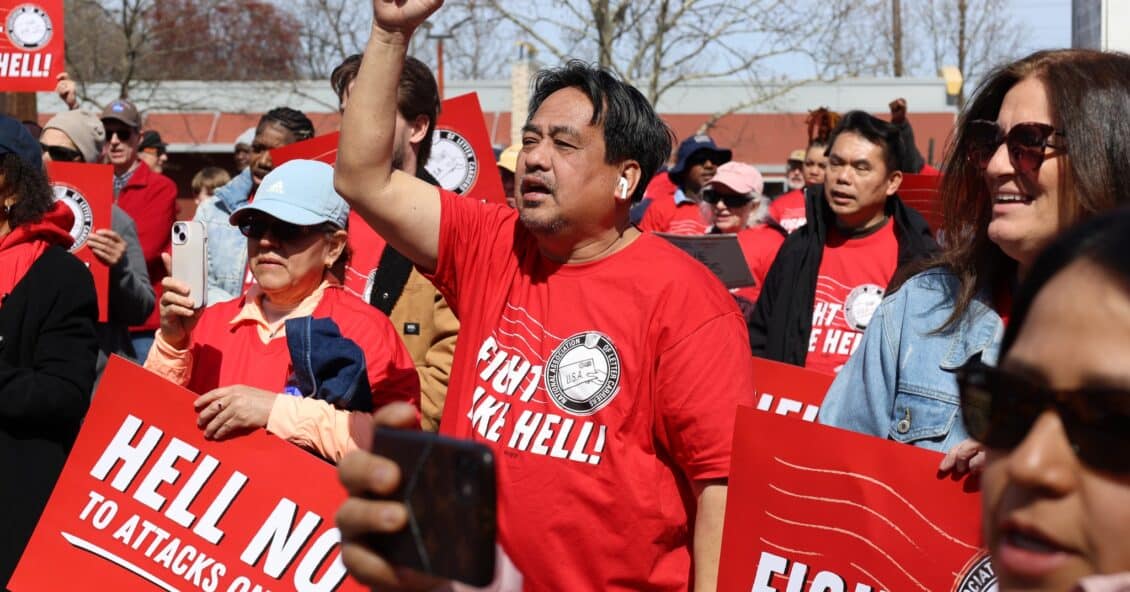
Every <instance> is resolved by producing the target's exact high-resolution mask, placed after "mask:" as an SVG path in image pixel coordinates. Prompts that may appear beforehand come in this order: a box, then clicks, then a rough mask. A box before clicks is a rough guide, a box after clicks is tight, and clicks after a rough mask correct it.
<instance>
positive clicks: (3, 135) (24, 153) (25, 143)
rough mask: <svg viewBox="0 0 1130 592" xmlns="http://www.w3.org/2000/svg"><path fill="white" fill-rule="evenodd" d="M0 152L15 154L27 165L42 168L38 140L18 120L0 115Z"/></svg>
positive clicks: (40, 149)
mask: <svg viewBox="0 0 1130 592" xmlns="http://www.w3.org/2000/svg"><path fill="white" fill-rule="evenodd" d="M0 154H15V155H16V156H18V157H20V160H22V161H24V162H25V163H27V165H28V166H30V167H32V168H34V169H36V170H38V171H41V170H43V149H42V148H40V147H39V140H37V139H36V138H35V136H33V135H31V132H29V131H27V128H26V127H24V124H22V123H20V122H19V121H18V120H16V119H13V118H11V117H8V116H7V115H0Z"/></svg>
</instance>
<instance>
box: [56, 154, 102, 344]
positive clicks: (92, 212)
mask: <svg viewBox="0 0 1130 592" xmlns="http://www.w3.org/2000/svg"><path fill="white" fill-rule="evenodd" d="M47 176H48V177H49V178H50V179H51V188H52V189H53V190H54V191H55V200H56V201H62V202H63V203H65V204H67V207H69V208H70V209H71V213H73V214H74V216H75V222H74V225H73V226H71V238H73V239H75V242H74V244H73V245H71V252H72V253H74V254H75V256H76V257H78V258H79V259H81V260H82V262H83V263H86V266H87V267H88V268H90V273H91V274H93V275H94V290H95V292H97V294H98V320H100V321H102V322H106V321H107V320H108V318H109V316H108V315H109V310H110V309H109V304H108V299H109V290H110V268H109V267H108V266H107V265H106V264H105V263H102V262H101V261H99V260H98V258H97V257H95V256H94V252H93V251H91V250H90V247H88V246H87V242H86V241H87V239H88V238H90V233H92V232H94V231H95V230H98V229H101V228H110V218H111V213H110V208H111V207H112V204H113V203H114V169H113V167H111V166H110V165H108V164H86V163H77V162H55V161H50V162H48V163H47Z"/></svg>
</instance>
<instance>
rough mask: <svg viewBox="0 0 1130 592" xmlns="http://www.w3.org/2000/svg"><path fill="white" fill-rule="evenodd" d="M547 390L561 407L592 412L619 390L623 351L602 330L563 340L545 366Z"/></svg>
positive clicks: (579, 413)
mask: <svg viewBox="0 0 1130 592" xmlns="http://www.w3.org/2000/svg"><path fill="white" fill-rule="evenodd" d="M545 390H546V391H547V392H548V393H549V396H550V397H552V398H553V402H554V403H556V404H557V406H558V407H560V408H561V410H562V411H565V412H568V413H572V414H573V415H592V414H593V413H596V412H597V411H598V410H600V408H601V407H604V406H605V405H607V404H608V402H609V401H611V400H612V399H613V397H615V396H616V394H617V393H619V392H620V354H619V352H617V351H616V346H615V345H613V343H612V341H611V340H610V339H608V337H607V336H605V335H604V334H602V333H597V332H595V331H586V332H584V333H577V334H576V335H573V336H572V337H569V338H568V339H566V340H564V341H562V342H561V344H560V345H558V346H557V348H556V349H554V350H553V354H552V355H551V356H550V357H549V361H548V362H547V363H546V369H545Z"/></svg>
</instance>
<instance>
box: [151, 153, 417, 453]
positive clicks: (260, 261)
mask: <svg viewBox="0 0 1130 592" xmlns="http://www.w3.org/2000/svg"><path fill="white" fill-rule="evenodd" d="M348 218H349V206H347V205H346V203H345V201H344V200H342V199H341V197H339V196H338V195H337V193H335V192H334V189H333V168H332V167H330V166H329V165H327V164H324V163H321V162H316V161H308V160H295V161H290V162H288V163H286V164H284V165H282V166H280V167H278V168H276V169H275V170H273V171H271V173H269V174H268V175H266V176H265V177H264V178H263V182H262V184H261V185H260V188H259V191H258V193H256V195H255V200H254V201H253V202H251V203H249V204H247V205H245V206H244V207H241V208H240V209H238V210H236V212H235V213H233V214H232V215H231V223H232V224H233V225H235V226H238V227H239V230H240V232H242V233H243V234H244V236H246V237H247V260H248V267H249V268H250V272H251V274H252V275H253V276H254V278H255V282H254V283H253V284H252V285H251V286H250V288H248V289H247V290H246V291H245V292H244V294H243V295H242V296H241V297H240V298H236V299H234V300H229V301H226V302H221V303H218V304H216V305H214V306H211V307H209V308H206V309H202V310H201V309H197V308H195V306H194V305H195V303H194V300H193V299H194V297H197V295H193V294H190V293H189V288H188V286H187V285H186V284H184V283H183V282H180V281H178V280H175V279H173V278H165V280H164V282H163V286H164V288H165V293H164V294H163V295H162V296H161V302H160V306H161V328H160V330H159V331H158V332H157V336H156V340H155V343H154V348H153V350H152V351H151V352H150V354H149V357H148V359H147V360H146V363H145V367H146V368H149V369H150V370H153V371H155V372H157V373H158V374H161V375H162V376H165V377H166V378H168V379H170V380H172V381H173V382H176V383H178V384H181V385H184V386H187V387H188V388H189V389H191V390H193V391H195V392H197V393H199V394H200V395H201V396H200V397H199V398H197V399H196V401H195V408H196V411H197V413H198V414H199V419H198V424H199V426H200V427H201V428H202V429H203V430H204V433H205V436H206V437H209V438H214V439H224V438H227V437H230V436H234V435H238V434H241V433H244V432H247V431H249V430H254V429H258V428H266V429H267V430H268V431H269V432H271V433H274V434H275V435H277V436H279V437H281V438H283V439H285V440H288V441H291V442H293V443H295V444H298V445H301V446H303V447H305V448H307V449H310V450H312V451H314V452H316V453H318V454H320V455H322V456H323V457H325V458H328V459H330V460H334V461H336V460H337V459H338V458H340V457H341V456H342V455H343V454H344V453H345V452H346V451H348V450H349V449H350V448H352V447H355V446H357V445H358V442H357V440H356V438H363V437H367V435H368V434H360V433H358V434H357V436H356V438H355V437H354V436H352V435H351V434H350V431H349V426H350V419H351V417H350V414H351V413H359V412H371V411H373V410H375V409H376V408H378V407H380V406H381V405H383V404H385V403H389V402H391V401H409V402H412V403H415V404H418V403H419V393H420V389H419V381H418V379H417V376H416V370H415V365H414V364H413V362H412V359H411V357H410V356H409V354H408V351H407V349H406V348H405V346H404V344H403V343H402V342H401V341H400V338H399V337H398V336H397V334H396V331H395V329H394V328H393V326H392V323H391V322H389V320H388V317H386V316H385V315H384V314H382V313H381V312H380V311H378V310H377V309H375V308H373V307H372V306H369V305H368V304H367V303H365V302H363V301H361V300H360V299H359V298H357V297H356V296H354V295H352V294H349V293H348V292H346V291H345V289H344V288H343V287H342V286H341V284H340V282H339V281H338V279H337V277H335V274H334V273H333V270H334V269H335V268H339V267H340V266H342V265H344V263H345V259H346V258H347V257H348V255H347V252H346V245H347V240H348V233H347V232H346V223H347V220H348ZM310 319H313V321H314V322H310V321H309V320H310ZM326 319H328V320H329V321H332V323H331V322H328V321H326ZM296 352H302V353H301V354H299V355H295V353H296ZM312 356H313V357H315V358H317V359H313V360H311V357H312ZM353 377H356V379H359V380H361V381H363V383H362V386H363V387H364V388H362V389H354V388H353V387H354V384H355V382H356V381H355V380H354V378H353ZM290 395H298V396H290Z"/></svg>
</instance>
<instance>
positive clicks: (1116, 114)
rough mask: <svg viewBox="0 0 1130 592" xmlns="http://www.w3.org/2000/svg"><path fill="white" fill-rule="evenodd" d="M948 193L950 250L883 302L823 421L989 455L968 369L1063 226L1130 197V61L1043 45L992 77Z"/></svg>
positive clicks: (970, 118)
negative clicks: (972, 419) (966, 411)
mask: <svg viewBox="0 0 1130 592" xmlns="http://www.w3.org/2000/svg"><path fill="white" fill-rule="evenodd" d="M955 134H956V135H955V138H954V140H953V143H952V148H951V150H950V153H949V155H948V157H947V159H946V161H945V164H944V165H943V166H944V170H943V173H944V177H943V179H942V184H941V189H940V194H941V199H942V202H943V211H944V213H945V222H944V226H943V228H942V243H943V245H944V248H943V251H942V252H941V253H940V255H939V256H938V257H937V258H935V259H934V260H932V261H929V262H928V263H927V264H926V265H925V267H926V268H927V269H926V270H925V271H922V272H921V273H918V274H917V275H914V276H913V277H911V278H910V279H908V280H907V281H905V282H904V283H902V285H901V286H899V287H897V288H895V289H894V291H893V293H892V294H890V295H888V296H887V297H886V298H885V299H884V300H883V302H882V303H881V304H880V306H879V308H878V310H877V311H876V312H875V315H874V317H873V318H872V320H871V324H870V326H869V327H868V328H867V331H866V333H865V334H864V338H863V341H862V344H861V345H860V346H859V349H858V350H857V351H856V352H855V354H854V355H853V356H852V358H851V359H850V360H849V361H848V363H847V364H846V365H845V366H844V368H843V370H842V371H841V372H840V373H839V375H838V376H837V377H836V380H835V382H834V383H833V384H832V387H831V388H830V389H829V391H828V394H827V396H826V398H825V400H824V403H823V405H822V407H821V411H820V421H821V422H823V423H827V424H831V425H835V426H839V427H843V428H847V429H851V430H855V431H859V432H863V433H868V434H872V435H875V436H879V437H886V438H891V439H893V440H896V441H899V442H904V443H908V444H913V445H916V446H921V447H925V448H929V449H933V450H938V451H941V452H946V453H947V455H946V457H945V458H944V459H943V461H942V463H941V467H940V468H941V470H943V471H950V470H952V471H954V472H956V473H963V472H965V471H967V470H969V469H971V468H972V469H974V470H976V469H977V468H978V467H979V465H980V464H981V463H982V462H983V460H984V456H983V454H980V453H979V451H980V447H979V446H978V445H977V444H976V443H974V442H973V441H971V440H969V439H968V436H967V434H966V432H965V430H964V428H963V427H962V425H961V422H960V421H959V420H958V391H957V382H956V378H955V375H954V372H955V371H956V370H957V369H958V368H960V367H961V366H963V365H964V364H966V363H967V362H969V361H970V360H974V359H978V360H982V361H984V362H985V363H988V364H993V363H995V362H996V359H997V352H998V349H999V345H1000V340H1001V336H1002V335H1003V330H1004V325H1005V324H1006V322H1007V319H1008V316H1009V310H1010V308H1011V306H1010V303H1011V300H1012V293H1013V290H1014V286H1015V285H1016V283H1017V281H1018V280H1019V279H1021V278H1023V277H1024V276H1025V275H1026V274H1028V273H1029V272H1030V271H1031V270H1032V264H1033V262H1034V260H1035V258H1036V255H1037V254H1038V253H1039V251H1040V250H1041V249H1042V248H1044V247H1045V246H1047V245H1048V244H1049V243H1050V242H1051V241H1052V239H1053V238H1054V237H1055V236H1056V234H1057V233H1059V232H1060V230H1062V229H1064V228H1066V227H1068V226H1069V225H1071V224H1073V223H1075V222H1078V221H1080V220H1083V219H1085V218H1087V217H1089V216H1092V215H1094V214H1096V213H1098V212H1102V211H1104V210H1109V209H1111V208H1114V207H1115V206H1116V205H1118V204H1120V203H1125V202H1127V201H1130V56H1126V55H1124V54H1117V53H1104V52H1097V51H1088V50H1056V51H1041V52H1037V53H1034V54H1032V55H1030V56H1028V57H1026V58H1023V59H1021V60H1019V61H1017V62H1014V63H1011V64H1008V65H1005V66H1003V67H1001V68H999V69H997V70H995V71H994V72H992V73H990V74H989V75H988V76H987V77H986V78H985V80H984V81H983V82H982V83H981V85H980V86H979V87H978V89H977V91H976V92H975V93H974V96H973V98H972V99H971V100H970V102H969V104H968V105H967V107H966V109H965V110H964V111H963V112H962V114H961V116H960V117H959V120H958V125H957V129H956V132H955Z"/></svg>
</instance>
